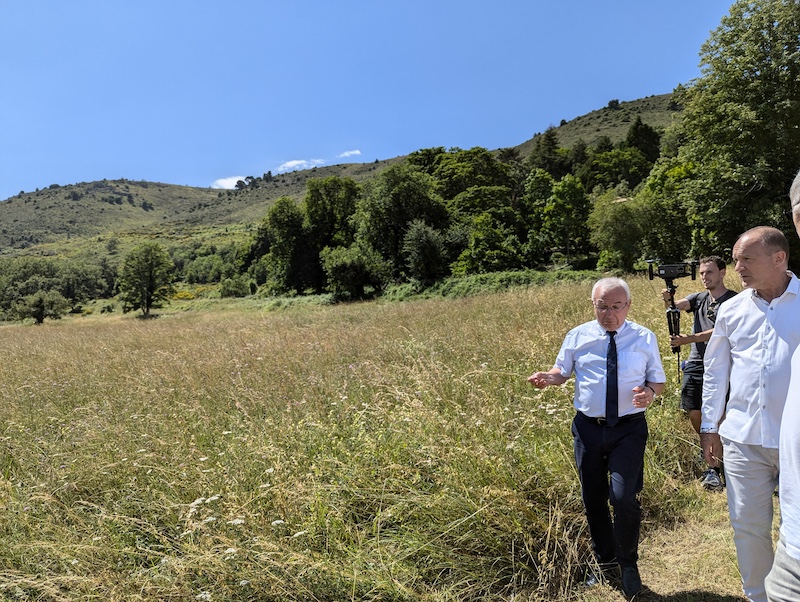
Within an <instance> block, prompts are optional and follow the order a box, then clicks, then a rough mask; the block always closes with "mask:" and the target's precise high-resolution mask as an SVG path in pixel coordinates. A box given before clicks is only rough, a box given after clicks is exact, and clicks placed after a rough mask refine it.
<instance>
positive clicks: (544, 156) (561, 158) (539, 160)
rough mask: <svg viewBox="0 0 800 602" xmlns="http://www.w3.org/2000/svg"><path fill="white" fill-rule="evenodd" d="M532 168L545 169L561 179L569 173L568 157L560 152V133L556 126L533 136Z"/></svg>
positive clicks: (557, 178) (529, 157) (529, 159)
mask: <svg viewBox="0 0 800 602" xmlns="http://www.w3.org/2000/svg"><path fill="white" fill-rule="evenodd" d="M528 165H529V166H530V168H531V169H536V168H539V169H543V170H545V171H546V172H547V173H549V174H550V175H551V176H553V178H554V179H556V180H560V179H561V178H562V177H563V176H565V175H566V174H567V173H569V165H568V163H567V157H566V156H565V155H564V154H563V153H560V152H559V143H558V133H557V132H556V129H555V128H554V127H551V128H548V129H547V130H546V131H545V132H544V134H539V135H537V136H534V138H533V149H532V150H531V154H530V155H529V156H528Z"/></svg>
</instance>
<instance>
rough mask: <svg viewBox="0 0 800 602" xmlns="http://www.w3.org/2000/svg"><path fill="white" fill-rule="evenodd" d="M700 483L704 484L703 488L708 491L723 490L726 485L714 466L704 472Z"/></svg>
mask: <svg viewBox="0 0 800 602" xmlns="http://www.w3.org/2000/svg"><path fill="white" fill-rule="evenodd" d="M700 484H701V485H702V486H703V489H707V490H708V491H722V489H723V487H725V485H723V484H722V479H720V478H719V475H718V474H717V471H716V470H714V469H713V468H709V469H708V470H706V471H705V472H704V473H703V476H702V478H701V479H700Z"/></svg>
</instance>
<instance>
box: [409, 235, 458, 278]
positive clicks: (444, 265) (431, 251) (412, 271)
mask: <svg viewBox="0 0 800 602" xmlns="http://www.w3.org/2000/svg"><path fill="white" fill-rule="evenodd" d="M403 256H404V257H405V260H406V274H407V276H408V277H409V278H411V279H412V280H415V281H417V282H419V283H420V284H422V285H423V286H429V285H431V284H433V283H434V282H435V281H436V280H438V279H439V278H441V277H443V276H445V275H446V274H447V273H448V271H449V266H448V261H447V250H446V246H445V237H444V235H443V234H442V233H441V232H440V231H438V230H434V229H433V228H431V227H430V226H429V225H428V224H426V223H425V222H423V221H421V220H415V221H413V222H411V223H410V224H409V226H408V230H407V232H406V236H405V238H404V239H403Z"/></svg>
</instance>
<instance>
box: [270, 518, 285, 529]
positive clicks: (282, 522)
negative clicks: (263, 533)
mask: <svg viewBox="0 0 800 602" xmlns="http://www.w3.org/2000/svg"><path fill="white" fill-rule="evenodd" d="M270 524H271V525H272V526H273V527H277V526H280V525H284V524H286V523H285V521H282V520H281V519H278V520H274V521H272V522H271V523H270Z"/></svg>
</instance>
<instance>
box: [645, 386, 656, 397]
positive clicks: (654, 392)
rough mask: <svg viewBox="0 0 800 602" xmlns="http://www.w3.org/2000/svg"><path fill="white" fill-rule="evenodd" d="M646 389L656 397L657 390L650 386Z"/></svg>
mask: <svg viewBox="0 0 800 602" xmlns="http://www.w3.org/2000/svg"><path fill="white" fill-rule="evenodd" d="M645 387H647V388H648V389H650V390H651V391H652V392H653V397H655V396H656V390H655V389H654V388H653V387H651V386H650V385H645Z"/></svg>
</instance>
